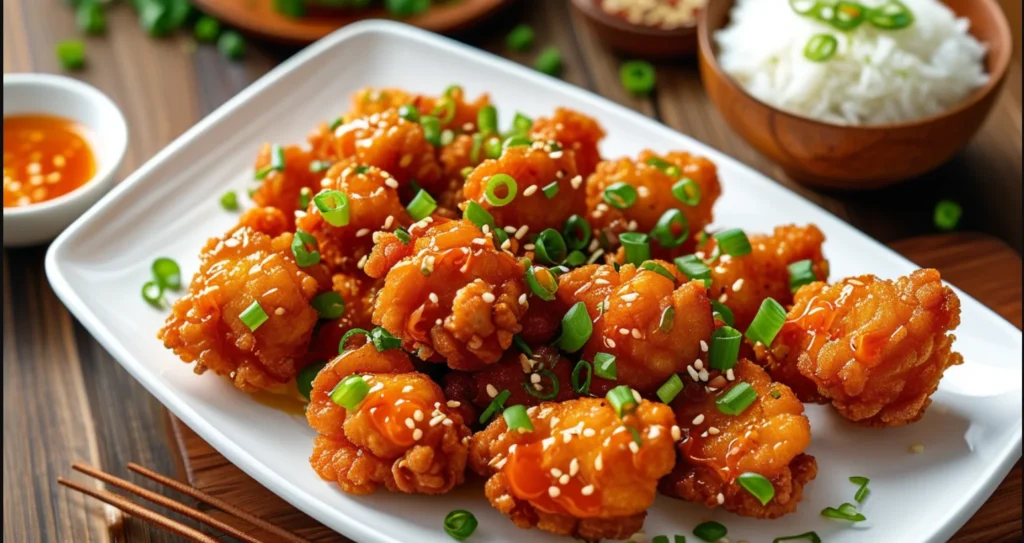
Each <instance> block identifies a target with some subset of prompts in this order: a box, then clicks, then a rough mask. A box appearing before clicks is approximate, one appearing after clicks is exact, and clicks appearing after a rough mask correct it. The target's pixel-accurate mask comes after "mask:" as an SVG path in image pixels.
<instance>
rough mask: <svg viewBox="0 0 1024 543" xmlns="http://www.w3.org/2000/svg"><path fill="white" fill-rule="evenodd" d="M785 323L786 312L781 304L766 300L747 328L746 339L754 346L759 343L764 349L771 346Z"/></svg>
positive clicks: (770, 299) (769, 299)
mask: <svg viewBox="0 0 1024 543" xmlns="http://www.w3.org/2000/svg"><path fill="white" fill-rule="evenodd" d="M785 323H786V310H785V308H783V307H782V304H780V303H779V302H776V301H775V300H774V299H772V298H766V299H765V300H764V301H763V302H761V308H760V309H758V310H757V315H755V316H754V320H753V321H751V323H750V327H749V328H747V333H746V336H747V339H749V340H750V341H753V342H754V343H755V344H757V343H758V342H761V343H763V344H764V346H765V347H768V346H771V344H772V341H774V340H775V336H776V335H778V333H779V330H782V325H783V324H785Z"/></svg>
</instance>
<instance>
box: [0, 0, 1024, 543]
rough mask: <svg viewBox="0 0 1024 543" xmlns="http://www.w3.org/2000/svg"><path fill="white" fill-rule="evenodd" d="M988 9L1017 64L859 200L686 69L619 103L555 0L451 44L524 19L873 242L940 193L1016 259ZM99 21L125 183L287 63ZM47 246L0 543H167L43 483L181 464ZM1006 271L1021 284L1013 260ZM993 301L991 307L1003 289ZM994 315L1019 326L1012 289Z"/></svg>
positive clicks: (13, 331)
mask: <svg viewBox="0 0 1024 543" xmlns="http://www.w3.org/2000/svg"><path fill="white" fill-rule="evenodd" d="M1002 1H1003V4H1004V6H1005V7H1006V8H1007V10H1008V11H1009V12H1010V17H1011V21H1016V22H1015V23H1014V32H1015V38H1016V61H1015V62H1014V64H1013V67H1012V68H1011V73H1010V75H1009V78H1008V80H1007V84H1006V87H1005V89H1004V92H1003V95H1002V97H1001V98H1000V100H999V102H998V104H997V106H996V110H995V111H994V112H993V114H992V116H991V117H990V119H989V121H988V122H987V124H986V125H985V126H984V128H983V129H982V131H981V133H980V134H979V135H978V137H977V138H976V139H975V140H974V141H973V143H972V144H971V145H970V146H969V147H968V148H967V149H966V150H965V151H964V152H963V153H961V154H960V155H959V156H958V157H957V158H956V159H954V160H953V161H952V162H950V163H949V164H947V165H946V166H944V167H942V168H940V169H939V170H938V171H936V172H934V173H932V174H930V175H928V176H926V177H925V178H922V179H919V180H915V181H912V182H910V183H906V184H903V185H900V186H898V187H893V188H890V189H885V190H881V191H876V192H870V193H831V192H818V191H812V190H808V189H804V188H802V187H799V186H797V185H795V184H793V183H792V182H790V181H788V180H787V179H785V178H784V176H783V175H782V173H781V172H780V171H779V170H778V169H777V168H776V167H775V166H773V165H772V164H770V163H768V162H767V161H766V160H765V159H764V158H762V157H761V156H759V155H758V154H756V153H755V152H754V151H753V150H752V149H751V148H750V147H748V146H747V145H746V144H745V143H744V142H743V141H741V140H740V139H739V138H738V137H737V136H736V135H735V134H733V133H732V132H731V131H730V130H729V129H728V128H727V127H726V126H725V124H724V123H723V121H722V119H721V117H720V116H719V115H718V114H717V113H716V112H715V110H714V109H713V108H712V106H711V105H710V104H709V103H708V101H707V99H706V98H705V96H704V95H703V93H702V90H701V86H700V81H699V77H698V75H697V70H696V66H695V63H694V61H693V60H683V61H678V62H673V63H662V64H659V65H658V77H659V87H658V88H659V90H658V92H657V94H656V95H655V96H653V97H652V98H651V99H637V98H632V97H630V96H628V95H627V94H626V93H625V92H624V91H623V89H622V88H621V86H620V85H619V83H618V75H617V68H618V65H619V62H620V61H621V59H620V58H618V57H616V56H615V55H614V54H612V53H610V52H609V51H607V50H606V49H605V48H604V47H603V46H602V45H601V44H600V43H598V42H597V40H596V38H595V37H594V36H593V35H592V34H591V33H590V32H589V31H588V30H587V28H586V27H585V26H584V25H583V24H582V21H578V20H575V19H573V17H572V16H571V14H570V10H569V7H568V6H567V4H566V3H565V2H563V1H561V0H522V1H521V2H520V4H519V5H518V6H517V7H514V8H512V9H511V10H509V11H508V12H507V13H505V14H504V15H503V16H500V17H498V18H497V19H496V20H494V21H491V22H489V23H488V24H486V25H484V26H483V27H479V28H477V29H476V30H474V31H473V32H472V33H471V34H467V35H464V36H459V38H460V39H462V40H464V41H466V42H467V43H471V44H473V45H477V46H479V47H481V48H483V49H486V50H489V51H492V52H495V53H498V54H504V53H505V51H504V50H503V46H502V41H503V36H504V34H505V33H506V32H507V31H508V29H509V28H510V27H511V26H512V24H514V22H520V21H526V22H529V23H530V24H532V25H533V26H534V28H535V29H536V30H537V32H538V38H539V42H540V43H542V44H555V45H558V46H559V47H560V49H561V50H562V51H563V53H564V54H565V57H566V62H567V69H566V72H565V74H564V77H565V79H566V80H568V81H570V82H572V83H575V84H577V85H580V86H582V87H585V88H589V89H591V90H593V91H595V92H597V93H600V94H602V95H604V96H606V97H608V98H611V99H612V100H615V101H617V102H620V103H622V104H625V105H627V106H629V107H633V108H635V109H637V110H639V111H641V112H643V113H645V114H648V115H651V116H653V117H655V118H657V119H659V120H661V121H662V122H664V123H665V124H667V125H669V126H671V127H673V128H675V129H677V130H680V131H682V132H684V133H687V134H690V135H692V136H694V137H696V138H697V139H700V140H702V141H705V142H707V143H709V144H711V145H713V146H715V147H717V148H719V149H722V150H724V151H727V152H728V153H730V154H731V155H733V156H735V157H737V158H738V159H740V160H742V161H744V162H746V163H747V164H750V165H751V166H753V167H754V168H756V169H758V170H760V171H762V172H764V173H766V174H767V175H769V176H770V177H773V178H775V179H779V180H780V182H781V183H783V184H784V185H787V186H789V187H791V188H793V189H794V190H796V191H797V192H799V193H800V194H803V195H804V196H806V197H808V198H810V199H811V200H813V201H815V202H817V203H819V204H820V205H822V206H823V207H825V208H826V209H828V210H830V211H832V212H833V213H835V214H837V215H838V216H840V217H842V218H844V219H845V220H847V221H849V222H850V223H852V224H853V225H855V226H857V227H858V228H861V229H862V230H864V231H865V232H867V233H868V234H870V235H872V236H874V237H875V238H877V239H879V240H881V241H884V242H892V241H894V240H897V239H902V238H906V237H908V236H913V235H921V234H928V233H933V232H932V230H931V228H932V227H931V210H932V207H933V205H934V203H935V202H936V201H937V200H938V199H940V198H944V197H952V198H955V199H957V200H958V201H960V202H961V203H963V205H964V208H965V212H966V214H965V218H964V222H963V228H964V229H965V230H971V231H978V232H983V233H986V234H989V235H990V236H995V237H996V238H999V239H1001V240H1003V242H1004V243H1005V244H1008V245H1009V246H1010V247H1012V250H1014V251H1017V252H1019V251H1020V250H1021V244H1022V239H1021V235H1022V234H1021V232H1022V225H1021V221H1022V219H1021V217H1022V211H1021V197H1022V192H1021V182H1020V179H1021V65H1020V36H1021V34H1020V17H1021V12H1020V10H1021V4H1020V1H1019V0H1002ZM65 5H66V3H65V1H64V0H4V3H3V25H4V26H3V44H4V48H3V55H4V65H3V66H4V72H5V73H8V72H59V71H60V70H59V67H58V64H57V61H56V58H55V56H54V53H53V46H54V44H55V43H56V42H57V41H60V40H61V39H65V38H68V37H72V36H75V35H77V32H76V30H75V25H74V18H73V15H72V13H71V11H70V10H68V9H67V8H66V7H65ZM108 26H109V28H110V31H109V33H108V35H107V36H105V37H101V38H88V39H87V40H86V43H87V49H88V59H89V68H88V69H87V70H86V71H84V72H81V73H80V74H77V77H80V78H81V79H82V80H84V81H87V82H89V83H91V84H93V85H95V86H97V87H99V88H100V89H101V90H103V91H104V92H106V93H107V94H109V95H110V96H111V97H112V98H113V99H114V101H115V102H117V103H118V104H119V105H120V106H121V108H122V109H123V110H124V112H125V115H126V117H127V119H128V123H129V129H130V132H131V136H130V146H129V150H128V156H127V158H126V161H125V166H124V169H123V172H122V173H123V174H125V175H127V173H129V172H130V171H132V170H133V169H134V168H136V167H138V166H139V165H141V164H142V163H143V162H144V161H145V160H147V159H148V158H149V157H151V156H152V155H153V154H155V153H156V152H157V151H158V150H159V149H160V148H162V147H163V146H164V145H166V144H167V143H168V142H170V141H171V140H172V139H174V137H176V136H177V135H179V134H181V133H182V132H183V131H184V130H185V129H187V128H189V127H190V126H191V125H192V124H193V123H194V122H195V121H196V120H198V119H199V118H201V117H203V116H204V115H206V114H208V113H209V112H211V111H212V110H214V109H215V108H216V107H217V106H219V105H220V104H221V103H223V102H224V101H225V100H226V99H228V98H230V97H231V96H233V95H234V94H236V93H237V92H238V91H239V90H241V89H242V88H244V87H245V86H246V85H248V84H249V83H251V82H252V81H253V80H255V79H256V78H258V77H259V76H260V75H262V74H263V73H265V72H266V71H267V70H269V69H270V68H272V67H273V66H274V65H275V64H277V63H278V62H280V61H281V60H282V59H283V58H285V57H286V56H287V55H288V54H289V53H290V51H283V50H279V49H276V48H274V47H271V46H266V45H259V44H254V43H250V44H249V54H248V57H247V59H246V60H245V62H244V63H232V62H228V61H226V60H224V59H223V58H222V57H221V56H220V54H219V53H218V52H217V51H216V49H215V48H212V47H209V46H203V47H199V48H198V49H195V48H194V47H192V46H190V45H189V40H187V39H185V38H184V37H175V38H170V39H164V40H151V39H149V38H147V37H146V36H145V35H144V34H143V32H142V31H141V30H140V29H139V26H138V22H137V20H136V18H135V16H134V14H133V13H132V12H131V11H130V10H129V9H127V7H125V6H124V5H120V6H117V7H115V8H113V9H111V10H110V12H109V13H108ZM508 56H511V58H513V59H514V60H516V61H521V62H524V63H528V62H529V61H530V60H531V56H530V55H525V54H522V55H521V54H514V55H508ZM958 239H959V238H958ZM971 239H972V240H973V241H969V243H970V244H972V245H971V247H989V248H992V249H991V250H1000V251H1005V250H1006V248H1005V245H1004V244H1003V243H1000V242H998V241H994V240H993V239H992V238H991V237H978V238H971ZM938 243H942V241H941V240H940V241H939V242H938ZM992 244H994V245H992ZM45 251H46V248H45V247H35V248H28V249H17V250H7V249H5V250H4V253H3V306H4V314H3V333H4V336H3V340H4V341H3V348H4V359H3V360H4V374H3V377H4V423H3V424H4V471H3V480H4V482H3V485H4V540H5V541H18V542H21V541H90V542H92V541H108V540H112V539H113V540H118V541H173V540H174V538H173V537H171V536H169V535H167V534H165V533H163V532H161V531H159V530H155V529H152V528H149V527H148V526H147V525H145V524H143V523H142V522H139V521H136V520H134V519H130V518H123V517H121V516H120V515H117V514H114V513H112V512H111V511H110V510H108V509H106V508H104V507H102V506H101V505H98V504H97V502H95V501H93V500H86V499H84V498H82V497H81V496H78V495H75V494H72V493H69V492H67V491H65V490H63V489H61V488H58V487H57V485H56V483H55V480H56V478H57V476H59V475H67V474H68V473H69V471H70V467H69V466H70V464H71V463H72V462H74V461H84V462H88V463H91V464H93V465H96V466H100V467H102V468H103V469H105V470H107V471H109V472H112V473H115V474H118V475H121V476H125V475H126V473H127V472H126V470H125V469H124V465H125V464H126V463H127V462H129V461H134V462H138V463H141V464H143V465H146V466H148V467H151V468H153V469H156V470H158V471H162V472H164V473H173V472H175V471H176V470H177V469H178V468H179V466H177V465H176V461H175V459H174V456H173V455H172V454H171V450H170V447H169V442H168V439H167V435H168V432H167V429H166V428H165V424H166V420H167V418H166V415H165V411H164V410H163V408H162V407H161V406H160V405H159V404H158V403H157V402H156V400H155V399H153V398H152V397H151V396H150V395H149V394H148V393H147V392H146V391H145V390H143V388H142V387H141V386H140V385H138V384H137V383H136V382H135V381H134V380H133V379H132V378H131V377H130V376H129V375H128V374H127V373H126V372H125V371H123V370H122V369H121V367H120V366H119V365H118V364H117V363H116V362H115V361H114V360H113V359H112V358H111V357H110V356H109V355H108V354H107V353H106V352H105V351H104V350H103V349H102V348H101V347H100V346H99V345H98V344H97V343H96V342H95V341H94V340H93V339H92V338H91V337H90V336H89V334H88V333H87V332H86V331H85V330H84V329H83V328H82V327H81V326H80V325H79V324H78V323H76V322H75V321H74V319H73V318H71V316H70V315H69V314H68V312H67V311H66V310H65V309H64V307H63V306H62V305H61V303H60V302H59V301H58V300H57V298H56V297H55V296H54V294H53V292H52V291H51V289H50V287H49V285H48V283H47V281H46V279H45V277H44V273H43V255H44V254H45ZM969 254H970V253H969V252H965V253H964V254H963V255H961V257H968V256H967V255H969ZM968 258H969V257H968ZM1016 270H1017V271H1016V273H1017V276H1018V277H1019V275H1020V268H1019V260H1018V261H1017V268H1016ZM996 294H1000V293H996ZM1001 294H1002V295H1003V297H1004V298H1005V294H1006V293H1001ZM1001 305H1002V311H1003V312H1004V314H1006V315H1007V316H1008V318H1010V320H1011V321H1012V322H1014V323H1015V324H1016V325H1017V326H1020V322H1021V317H1020V315H1021V312H1020V291H1019V290H1016V293H1015V295H1011V296H1010V299H1008V300H1003V301H1002V302H1001ZM151 488H153V489H154V490H158V491H159V489H158V488H155V487H151ZM1020 489H1021V471H1020V465H1019V464H1018V466H1017V467H1016V468H1015V470H1014V472H1013V473H1012V474H1011V475H1010V477H1009V478H1008V479H1007V481H1006V482H1005V483H1004V484H1003V486H1002V487H1001V489H1000V491H999V492H997V494H996V496H995V497H994V498H993V500H991V501H990V503H989V504H988V505H987V506H986V507H985V508H984V509H983V510H982V511H981V512H980V513H979V514H978V515H977V516H976V517H975V519H974V520H972V523H971V525H970V527H971V531H970V533H968V532H967V531H965V532H962V533H961V535H959V536H958V537H957V539H956V541H964V542H966V541H979V542H980V541H985V542H990V541H1013V540H1020V537H1021V520H1020V519H1021V501H1020V492H1021V490H1020Z"/></svg>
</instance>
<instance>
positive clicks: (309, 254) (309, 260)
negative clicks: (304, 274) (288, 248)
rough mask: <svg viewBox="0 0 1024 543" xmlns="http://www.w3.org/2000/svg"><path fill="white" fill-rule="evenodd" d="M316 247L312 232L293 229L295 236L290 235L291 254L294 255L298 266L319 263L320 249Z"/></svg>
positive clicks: (303, 266) (304, 266) (302, 266)
mask: <svg viewBox="0 0 1024 543" xmlns="http://www.w3.org/2000/svg"><path fill="white" fill-rule="evenodd" d="M317 249H318V246H317V241H316V238H315V237H313V234H310V233H309V232H306V231H305V230H296V231H295V236H294V237H292V255H293V256H295V263H296V264H298V266H299V267H300V268H306V267H309V266H313V265H316V264H319V263H320V251H319V250H317Z"/></svg>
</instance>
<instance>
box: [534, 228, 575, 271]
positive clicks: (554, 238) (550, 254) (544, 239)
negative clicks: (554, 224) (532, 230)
mask: <svg viewBox="0 0 1024 543" xmlns="http://www.w3.org/2000/svg"><path fill="white" fill-rule="evenodd" d="M534 247H535V248H534V253H535V254H536V256H537V260H539V261H540V262H542V263H544V264H551V265H556V266H557V265H558V264H561V263H562V261H563V260H565V257H566V256H567V255H568V253H569V251H568V247H566V245H565V239H563V238H562V234H561V233H559V232H558V230H555V229H554V228H548V229H547V230H544V231H543V232H541V233H540V235H538V236H537V240H536V241H535V242H534Z"/></svg>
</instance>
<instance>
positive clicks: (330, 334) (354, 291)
mask: <svg viewBox="0 0 1024 543" xmlns="http://www.w3.org/2000/svg"><path fill="white" fill-rule="evenodd" d="M331 283H332V287H331V288H332V290H334V292H337V293H338V294H340V295H341V299H342V300H344V301H345V313H344V314H343V315H342V316H341V317H339V318H337V319H332V320H329V321H323V322H321V323H320V325H319V326H317V328H316V331H315V332H314V333H313V341H312V342H311V343H310V345H309V353H308V357H309V358H310V360H321V361H323V360H330V359H331V358H333V357H334V356H337V354H338V343H340V342H341V338H342V336H344V335H345V333H346V332H348V331H349V330H351V329H353V328H362V329H363V330H370V329H372V328H373V300H374V298H375V297H376V295H377V291H378V290H380V287H381V286H383V281H379V280H374V279H370V278H369V277H366V275H365V274H363V273H362V272H359V273H357V274H352V275H346V274H343V273H338V274H335V275H334V276H333V277H331Z"/></svg>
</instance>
